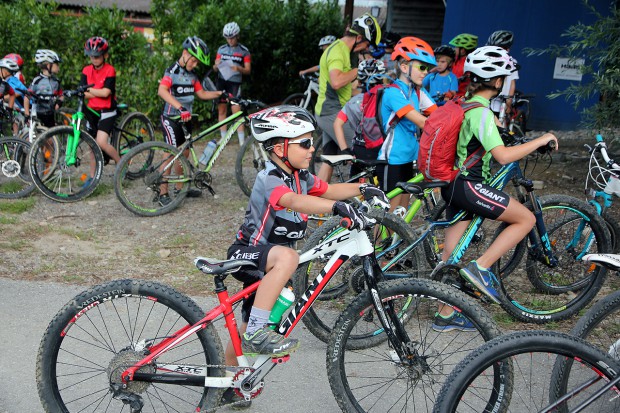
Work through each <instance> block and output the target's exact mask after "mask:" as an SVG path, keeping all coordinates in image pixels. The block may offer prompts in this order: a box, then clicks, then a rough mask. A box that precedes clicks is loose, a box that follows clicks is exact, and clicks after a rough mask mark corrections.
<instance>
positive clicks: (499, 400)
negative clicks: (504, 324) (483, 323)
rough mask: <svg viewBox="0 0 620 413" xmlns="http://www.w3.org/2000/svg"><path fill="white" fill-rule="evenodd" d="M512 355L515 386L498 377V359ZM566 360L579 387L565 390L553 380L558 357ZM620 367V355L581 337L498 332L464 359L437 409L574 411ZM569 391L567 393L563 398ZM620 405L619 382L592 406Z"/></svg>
mask: <svg viewBox="0 0 620 413" xmlns="http://www.w3.org/2000/svg"><path fill="white" fill-rule="evenodd" d="M507 360H510V361H511V362H512V365H513V366H514V368H513V386H512V388H511V389H506V388H503V387H502V386H498V385H497V384H496V383H494V382H492V379H493V377H494V376H493V373H494V368H495V366H496V365H497V363H499V362H505V361H507ZM563 360H569V361H570V362H571V368H570V370H571V372H570V373H571V374H570V375H571V379H570V382H568V383H567V386H568V387H567V388H568V389H569V390H571V391H572V390H574V393H572V394H569V392H565V391H564V392H563V391H561V389H559V388H558V387H557V386H555V384H554V381H553V375H554V372H553V371H554V367H555V363H556V361H563ZM618 367H619V364H618V363H617V362H616V361H615V360H613V359H610V358H609V357H607V356H606V355H605V354H604V353H602V352H600V351H599V350H597V349H596V348H594V347H592V346H590V345H588V343H586V342H585V341H583V340H581V339H578V338H576V337H573V336H569V335H566V334H562V333H556V332H551V331H521V332H517V333H513V334H509V335H505V336H501V337H499V338H496V339H495V340H493V341H490V342H488V343H486V344H485V345H483V346H482V347H480V348H478V349H476V350H475V351H474V352H473V353H471V354H470V355H468V356H467V357H466V358H465V359H464V360H463V361H461V362H460V363H459V364H458V366H456V368H455V369H454V370H453V371H452V373H451V374H450V376H449V377H448V379H447V380H446V381H445V384H444V386H443V387H442V389H441V392H440V393H439V395H438V396H437V403H436V405H435V408H434V410H433V411H434V412H436V413H445V412H458V413H469V412H471V413H473V412H476V413H478V412H540V411H554V412H556V411H559V412H568V411H569V409H573V408H575V407H576V406H577V405H578V404H579V403H581V402H583V401H585V400H586V399H587V398H588V397H589V396H592V395H593V394H594V393H595V392H596V391H597V390H600V389H601V388H602V387H604V386H605V384H607V381H608V380H612V379H613V378H615V377H616V375H617V372H618ZM614 369H615V370H614ZM586 384H587V385H586ZM582 385H586V386H582ZM564 395H566V396H567V398H566V399H565V400H563V401H561V402H560V401H559V400H560V398H561V397H562V396H564ZM619 409H620V399H618V397H617V388H615V389H610V390H609V391H607V392H605V393H604V394H603V395H602V397H600V398H599V399H597V400H595V401H594V402H593V404H591V405H590V406H588V411H592V412H599V413H603V412H604V413H611V412H617V411H619Z"/></svg>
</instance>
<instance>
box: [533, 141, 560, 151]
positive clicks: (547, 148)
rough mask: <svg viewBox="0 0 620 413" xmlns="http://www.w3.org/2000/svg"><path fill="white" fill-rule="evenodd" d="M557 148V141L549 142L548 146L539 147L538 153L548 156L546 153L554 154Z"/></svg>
mask: <svg viewBox="0 0 620 413" xmlns="http://www.w3.org/2000/svg"><path fill="white" fill-rule="evenodd" d="M555 148H556V144H555V141H549V142H547V144H546V145H543V146H539V147H538V149H536V150H537V151H538V153H542V154H546V153H549V152H552V151H553V150H555Z"/></svg>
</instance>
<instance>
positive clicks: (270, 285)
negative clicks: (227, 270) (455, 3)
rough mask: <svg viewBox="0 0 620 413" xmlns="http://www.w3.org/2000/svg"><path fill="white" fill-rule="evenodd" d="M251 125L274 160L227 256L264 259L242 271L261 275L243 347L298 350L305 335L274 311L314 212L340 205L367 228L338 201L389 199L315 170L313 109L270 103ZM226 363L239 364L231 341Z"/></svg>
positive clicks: (250, 301) (241, 276)
mask: <svg viewBox="0 0 620 413" xmlns="http://www.w3.org/2000/svg"><path fill="white" fill-rule="evenodd" d="M250 128H251V131H252V135H253V136H254V138H256V140H257V141H259V142H261V143H262V145H263V147H264V148H265V150H267V151H268V152H269V155H270V158H271V161H270V162H267V165H266V167H265V169H264V170H262V171H261V172H259V174H258V176H257V177H256V182H255V183H254V187H253V189H252V194H251V196H250V201H249V203H248V207H247V209H246V213H245V219H244V222H243V224H242V225H241V228H240V229H239V231H238V233H237V236H236V240H235V242H234V243H233V244H232V245H231V246H230V248H229V249H228V254H227V255H228V258H229V259H240V258H243V259H248V260H251V261H254V262H255V263H256V264H257V265H258V269H257V270H256V271H246V272H243V273H235V275H234V276H235V278H237V279H238V280H240V281H242V282H243V283H244V287H247V286H249V285H251V284H253V283H255V282H256V281H258V280H262V281H261V284H260V286H259V287H258V290H257V291H256V294H255V295H254V296H251V297H248V298H246V299H245V300H244V302H243V306H242V321H243V323H242V325H241V332H244V333H243V337H242V338H241V342H242V348H243V351H244V353H245V354H248V355H252V354H264V355H271V356H274V357H275V356H283V355H286V354H289V353H290V352H292V351H294V350H295V349H297V347H298V346H299V342H298V340H297V339H293V338H288V337H284V336H283V335H280V334H278V333H276V332H275V331H274V330H271V329H270V328H269V327H268V324H269V315H270V313H271V309H272V307H273V305H274V303H275V301H276V299H277V297H278V295H279V294H280V291H281V290H282V288H283V287H284V286H285V285H286V284H287V283H288V282H289V280H290V278H291V276H292V275H293V273H294V272H295V270H296V269H297V266H298V264H299V254H298V253H297V251H296V250H295V248H294V245H295V242H296V241H297V240H299V239H302V238H303V237H304V234H305V230H306V226H307V223H308V222H307V221H308V214H317V213H331V212H333V213H335V214H338V215H340V216H342V217H347V218H349V219H350V220H351V222H352V228H360V229H363V228H365V227H366V226H367V225H368V224H369V221H368V219H367V218H365V217H364V216H362V215H361V214H359V213H358V212H357V210H355V209H354V208H353V207H351V206H350V205H349V204H347V203H345V202H342V201H337V200H343V199H347V198H350V197H353V196H357V195H360V193H361V194H362V195H363V196H364V198H365V199H372V198H375V197H376V198H378V199H379V200H381V201H383V203H384V205H388V203H389V201H388V200H387V198H386V197H385V194H384V193H383V192H382V191H380V190H379V189H378V188H376V187H373V186H371V185H367V184H334V185H329V184H327V183H326V182H324V181H321V180H320V179H318V178H317V177H316V176H314V175H312V174H310V172H308V170H307V168H308V166H309V164H310V159H311V158H312V152H313V151H314V147H313V146H312V132H314V131H315V130H316V122H315V120H314V118H313V116H312V115H311V114H310V113H309V112H308V111H307V110H305V109H303V108H300V107H297V106H292V105H283V106H276V107H273V108H269V109H265V110H263V111H261V112H258V113H256V114H254V115H253V116H252V117H251V119H250ZM226 363H227V365H236V364H237V361H236V357H235V355H234V351H233V348H232V345H231V344H230V343H229V345H228V348H227V349H226ZM231 390H232V389H231Z"/></svg>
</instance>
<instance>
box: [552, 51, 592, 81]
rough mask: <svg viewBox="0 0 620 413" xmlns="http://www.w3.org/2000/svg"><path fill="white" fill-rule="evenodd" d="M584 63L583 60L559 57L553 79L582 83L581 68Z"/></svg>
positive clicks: (556, 60)
mask: <svg viewBox="0 0 620 413" xmlns="http://www.w3.org/2000/svg"><path fill="white" fill-rule="evenodd" d="M584 63H585V61H584V60H583V59H569V58H567V57H557V58H556V59H555V68H554V69H553V78H554V79H563V80H576V81H578V82H581V76H582V75H581V66H583V64H584Z"/></svg>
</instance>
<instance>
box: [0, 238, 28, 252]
mask: <svg viewBox="0 0 620 413" xmlns="http://www.w3.org/2000/svg"><path fill="white" fill-rule="evenodd" d="M28 246H30V243H28V242H26V241H24V240H21V239H13V240H8V241H0V249H3V250H14V251H21V250H25V249H26V248H27V247H28Z"/></svg>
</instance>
